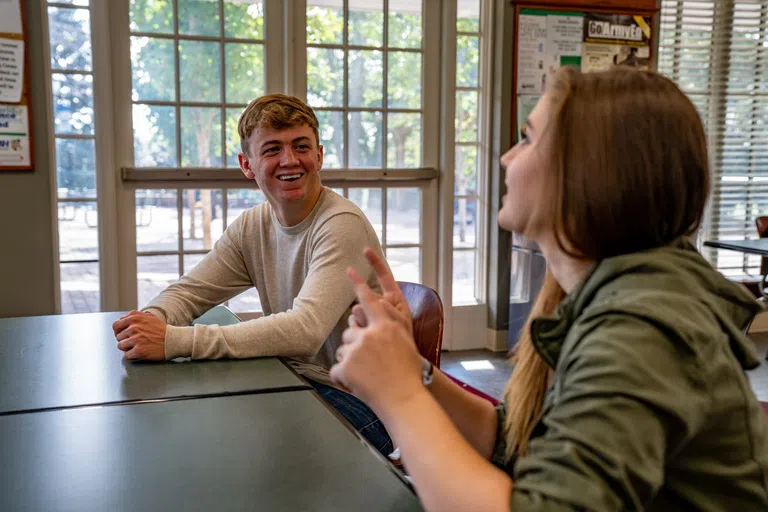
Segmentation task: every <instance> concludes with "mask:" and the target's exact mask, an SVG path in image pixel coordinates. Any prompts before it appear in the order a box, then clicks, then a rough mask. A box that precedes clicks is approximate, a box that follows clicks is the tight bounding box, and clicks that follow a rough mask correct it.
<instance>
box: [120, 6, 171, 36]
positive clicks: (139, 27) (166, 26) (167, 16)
mask: <svg viewBox="0 0 768 512" xmlns="http://www.w3.org/2000/svg"><path fill="white" fill-rule="evenodd" d="M130 16H131V30H132V31H133V32H152V33H158V34H172V33H173V2H169V1H168V0H131V8H130Z"/></svg>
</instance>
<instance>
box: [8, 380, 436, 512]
mask: <svg viewBox="0 0 768 512" xmlns="http://www.w3.org/2000/svg"><path fill="white" fill-rule="evenodd" d="M0 460H1V461H2V464H3V469H2V472H0V510H35V511H36V510H45V511H63V510H71V511H83V510H109V511H121V510H130V511H134V510H141V511H154V510H157V511H169V510H206V511H208V510H217V511H219V510H222V511H223V510H269V511H281V510H287V511H298V510H313V511H315V510H317V511H324V510H328V511H342V510H355V511H358V510H365V511H383V510H396V511H408V510H421V508H420V505H419V503H418V500H417V498H416V496H415V495H414V494H413V493H412V492H411V491H410V490H409V489H408V487H407V486H406V485H405V483H403V481H402V480H400V478H399V477H397V476H396V475H395V473H394V472H393V470H392V469H391V468H390V466H389V465H388V464H386V463H385V462H384V461H383V460H382V459H381V456H380V455H378V453H374V452H373V450H372V449H371V448H369V446H368V445H366V444H364V443H363V441H362V440H361V439H360V438H359V437H358V435H357V434H355V433H353V432H352V431H351V430H349V429H348V428H347V427H346V426H345V425H344V424H342V423H341V422H340V421H339V420H338V419H337V418H336V417H335V416H334V415H333V413H331V412H330V410H328V408H327V407H326V406H325V405H323V404H322V403H321V402H320V401H319V399H318V398H317V396H316V395H315V393H314V392H311V391H293V392H286V393H268V394H257V395H239V396H228V397H215V398H200V399H196V400H178V401H166V402H155V403H141V404H134V405H116V406H106V407H86V408H78V409H67V410H53V411H44V412H38V413H26V414H16V415H6V416H0Z"/></svg>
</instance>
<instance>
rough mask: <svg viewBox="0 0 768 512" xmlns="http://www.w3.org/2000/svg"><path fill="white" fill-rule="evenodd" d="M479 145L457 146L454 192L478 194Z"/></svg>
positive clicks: (457, 193)
mask: <svg viewBox="0 0 768 512" xmlns="http://www.w3.org/2000/svg"><path fill="white" fill-rule="evenodd" d="M477 164H478V161H477V146H456V159H455V161H454V167H455V169H456V173H455V177H454V189H453V190H454V193H455V194H456V195H461V196H463V195H475V194H477Z"/></svg>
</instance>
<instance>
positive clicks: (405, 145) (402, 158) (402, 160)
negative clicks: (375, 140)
mask: <svg viewBox="0 0 768 512" xmlns="http://www.w3.org/2000/svg"><path fill="white" fill-rule="evenodd" d="M387 144H388V146H387V167H389V168H391V169H402V168H407V167H421V114H403V113H395V114H389V118H388V123H387Z"/></svg>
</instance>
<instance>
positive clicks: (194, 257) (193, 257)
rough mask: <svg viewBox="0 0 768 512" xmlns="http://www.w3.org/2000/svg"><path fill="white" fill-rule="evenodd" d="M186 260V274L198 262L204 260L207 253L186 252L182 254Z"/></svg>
mask: <svg viewBox="0 0 768 512" xmlns="http://www.w3.org/2000/svg"><path fill="white" fill-rule="evenodd" d="M182 258H183V262H184V272H183V273H184V274H187V273H188V272H189V271H190V270H192V269H193V268H195V267H196V266H197V264H198V263H200V262H201V261H203V258H205V254H185V255H183V256H182Z"/></svg>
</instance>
